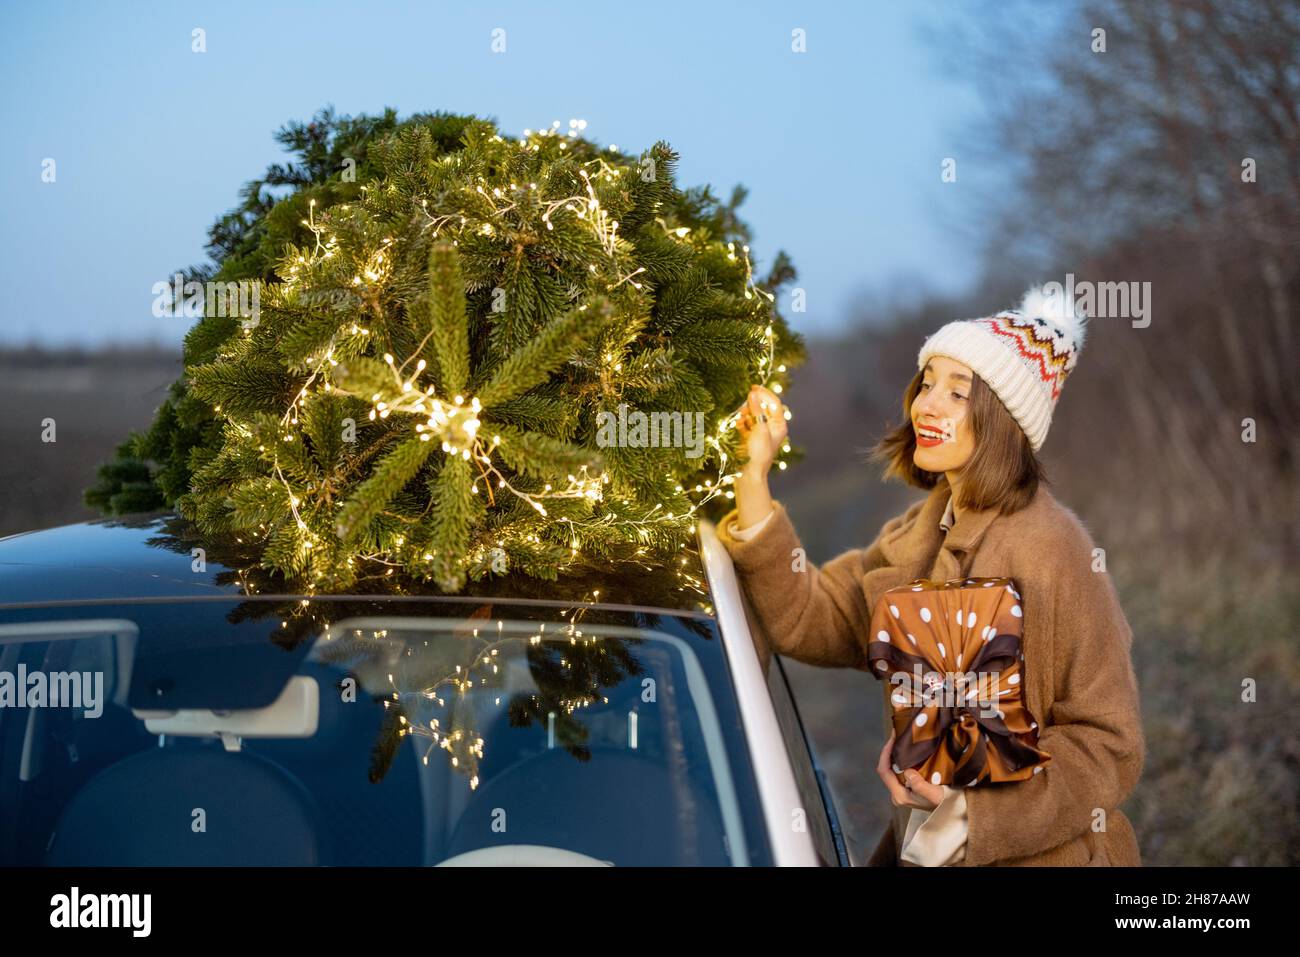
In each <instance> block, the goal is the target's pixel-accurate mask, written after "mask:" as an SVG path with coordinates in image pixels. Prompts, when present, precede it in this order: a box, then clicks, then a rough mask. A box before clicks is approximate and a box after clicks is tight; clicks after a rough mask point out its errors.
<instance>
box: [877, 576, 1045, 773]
mask: <svg viewBox="0 0 1300 957" xmlns="http://www.w3.org/2000/svg"><path fill="white" fill-rule="evenodd" d="M1023 624H1024V612H1023V602H1022V601H1021V597H1020V592H1019V591H1018V590H1017V588H1016V585H1015V582H1014V581H1012V580H1011V579H1010V578H962V579H955V580H953V581H946V582H936V581H930V580H928V579H917V580H916V581H913V582H910V583H909V584H906V585H901V586H899V587H898V588H892V589H890V590H889V591H887V592H885V593H884V595H882V596H881V597H880V600H879V601H878V602H877V603H876V607H875V609H874V610H873V611H872V616H871V634H872V639H871V641H870V643H869V645H868V648H867V657H868V661H869V664H870V668H871V673H872V674H874V675H875V676H876V677H877V678H879V679H880V680H882V681H887V682H889V685H890V687H889V700H890V703H891V705H892V706H893V718H894V748H893V757H892V764H893V769H894V773H896V774H899V775H900V780H901V774H902V772H903V771H905V770H907V769H908V768H915V769H916V770H917V771H918V772H919V773H920V774H921V775H922V776H923V777H924V778H925V779H926V780H927V781H930V782H931V783H932V784H948V785H952V786H953V787H970V786H972V785H975V784H978V783H981V782H999V781H1023V780H1025V779H1027V778H1029V777H1030V776H1032V775H1034V774H1037V773H1038V772H1039V771H1041V770H1042V769H1043V767H1044V766H1045V765H1046V764H1047V763H1048V762H1049V761H1050V760H1051V758H1050V756H1049V755H1047V754H1046V753H1044V752H1043V751H1040V750H1039V749H1038V747H1037V745H1038V723H1037V722H1036V721H1035V720H1034V717H1033V715H1031V714H1030V713H1029V710H1028V709H1027V708H1026V706H1025V704H1024V696H1023V693H1022V691H1023V687H1024V681H1023V678H1024V664H1025V663H1024V653H1023V651H1022V650H1021V645H1020V638H1021V634H1022V627H1023Z"/></svg>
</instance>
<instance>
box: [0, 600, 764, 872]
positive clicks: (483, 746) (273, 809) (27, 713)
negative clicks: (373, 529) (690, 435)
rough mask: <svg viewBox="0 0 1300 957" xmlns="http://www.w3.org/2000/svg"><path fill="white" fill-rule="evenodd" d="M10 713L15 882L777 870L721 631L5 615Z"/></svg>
mask: <svg viewBox="0 0 1300 957" xmlns="http://www.w3.org/2000/svg"><path fill="white" fill-rule="evenodd" d="M0 704H2V705H3V706H2V707H0V864H42V863H46V864H72V865H77V864H94V865H118V864H126V865H131V864H155V863H156V864H214V863H215V864H327V865H369V864H375V865H422V864H423V865H430V864H442V863H448V864H459V863H537V864H548V863H593V864H598V863H604V864H614V865H620V866H621V865H746V864H765V863H770V862H771V857H770V849H769V847H768V844H767V841H766V838H765V836H764V834H763V833H762V830H761V827H759V826H758V825H757V823H756V822H760V821H762V819H763V815H762V814H761V812H760V810H759V807H758V797H757V793H756V787H755V782H754V777H753V771H752V768H751V766H750V763H749V760H748V755H747V752H746V748H745V742H744V735H743V730H742V727H741V722H740V716H739V712H738V710H737V705H736V700H735V696H734V694H733V692H732V687H731V683H730V680H729V677H728V673H727V668H726V662H725V655H724V650H723V648H722V645H721V642H720V640H719V638H718V635H717V632H716V626H715V623H714V622H713V620H712V619H711V618H709V617H708V616H706V615H702V614H692V613H673V614H669V613H662V614H660V613H654V612H649V611H627V610H623V609H610V608H606V607H602V606H599V605H587V606H582V607H577V608H572V607H570V608H563V607H559V606H558V603H557V605H556V606H554V607H547V606H542V605H540V604H535V605H515V606H512V605H508V604H502V603H499V602H482V603H476V602H468V603H466V602H459V603H457V602H447V601H438V600H407V601H396V600H384V599H382V598H375V597H365V598H361V597H354V598H352V599H347V600H345V599H332V598H325V599H320V600H316V599H313V600H311V601H308V600H306V599H298V600H294V601H292V602H290V601H288V600H285V599H273V598H266V599H264V600H248V599H245V600H242V601H235V600H226V599H215V598H214V599H211V600H188V601H174V600H141V601H135V602H123V603H103V604H100V603H95V604H85V603H79V604H75V605H74V606H68V605H66V604H64V605H57V606H44V607H26V608H15V607H13V606H10V607H9V608H8V609H5V608H3V607H0ZM747 822H749V823H747Z"/></svg>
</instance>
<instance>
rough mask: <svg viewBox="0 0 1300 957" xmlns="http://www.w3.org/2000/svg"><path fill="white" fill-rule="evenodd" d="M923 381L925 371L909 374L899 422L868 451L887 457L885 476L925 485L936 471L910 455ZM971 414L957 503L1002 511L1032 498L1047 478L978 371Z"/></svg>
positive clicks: (1020, 431) (931, 485)
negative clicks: (969, 446) (971, 440)
mask: <svg viewBox="0 0 1300 957" xmlns="http://www.w3.org/2000/svg"><path fill="white" fill-rule="evenodd" d="M924 380H925V372H924V370H921V371H918V372H917V373H916V375H914V376H913V377H912V381H911V382H910V383H909V384H908V386H907V390H906V391H905V392H904V393H903V422H902V424H901V425H899V426H897V427H896V428H894V429H892V430H891V431H889V432H887V433H886V434H885V436H884V437H883V438H882V439H881V440H880V441H879V442H878V443H877V444H876V446H875V447H874V448H873V449H872V450H871V457H872V458H873V459H883V460H884V461H885V463H886V465H885V478H890V477H894V478H900V479H902V480H903V481H904V482H906V483H907V484H908V485H914V486H916V487H917V488H925V489H929V488H934V486H935V485H936V484H937V483H938V481H939V473H937V472H927V471H926V470H925V469H922V468H918V467H917V465H916V462H915V459H914V458H913V456H914V454H915V453H916V431H915V430H914V429H913V427H912V403H913V402H914V401H915V400H916V396H917V393H918V392H920V391H921V383H922V382H923V381H924ZM970 417H971V428H972V429H973V430H974V433H975V451H974V452H973V453H972V454H971V457H970V461H968V462H967V463H966V464H965V465H964V466H962V470H961V486H960V488H959V490H958V495H959V497H958V499H957V503H956V504H957V505H958V506H959V507H961V508H963V509H971V510H973V511H983V510H984V509H987V508H996V509H998V510H999V511H1000V512H1001V513H1002V514H1003V515H1010V514H1011V513H1012V512H1015V511H1019V510H1020V509H1022V508H1024V507H1025V506H1026V505H1028V504H1029V503H1030V501H1032V500H1033V497H1034V493H1035V492H1037V491H1038V483H1039V482H1046V481H1047V475H1046V473H1045V472H1044V471H1043V466H1042V464H1041V463H1040V462H1039V461H1038V457H1037V456H1036V455H1035V454H1034V450H1033V447H1032V446H1031V445H1030V444H1029V439H1028V437H1027V436H1026V435H1025V433H1024V430H1023V429H1021V428H1020V424H1019V423H1018V422H1016V420H1015V419H1014V418H1013V417H1012V415H1011V413H1010V412H1008V411H1007V408H1006V406H1004V405H1003V404H1002V400H1001V399H999V398H998V397H997V393H995V392H994V391H993V390H992V389H990V388H989V387H988V386H987V385H986V384H985V383H984V380H983V379H981V378H980V377H979V376H978V375H976V376H972V381H971V391H970Z"/></svg>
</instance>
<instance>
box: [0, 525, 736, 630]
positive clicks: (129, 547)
mask: <svg viewBox="0 0 1300 957" xmlns="http://www.w3.org/2000/svg"><path fill="white" fill-rule="evenodd" d="M196 548H202V549H203V550H204V552H203V559H204V562H203V564H202V570H201V571H196V570H195V567H196V564H197V561H196V559H197V555H196V553H195V552H194V549H196ZM708 588H709V586H708V584H707V576H706V575H705V574H704V571H703V566H702V564H701V557H700V551H699V548H698V544H697V543H696V542H692V543H690V544H689V545H687V546H684V547H683V548H682V549H681V550H680V552H679V553H678V555H677V557H676V558H675V559H674V560H673V561H670V562H664V561H660V562H653V561H652V562H650V563H646V562H645V561H642V560H637V561H627V562H621V563H614V564H610V563H601V564H599V565H595V566H593V567H591V568H590V569H586V570H584V571H582V572H581V573H579V574H565V575H563V576H560V577H559V578H558V579H557V580H555V581H545V580H540V579H536V578H532V577H531V576H527V575H506V576H492V575H489V576H487V577H485V578H484V579H483V580H482V581H479V582H470V583H469V584H467V585H466V587H465V588H464V589H463V590H462V591H460V592H457V593H456V594H455V595H444V594H442V593H441V592H440V591H439V590H438V588H437V587H436V586H435V585H433V584H432V583H427V582H420V581H415V580H403V579H401V578H399V577H393V578H387V579H381V580H375V581H370V582H366V583H363V584H359V585H358V586H356V588H355V589H353V590H351V591H350V592H349V595H365V596H367V597H370V598H376V599H383V598H399V597H400V598H406V599H409V598H412V597H415V596H420V597H421V598H422V599H423V600H432V601H448V602H454V601H463V600H466V599H467V598H473V599H481V598H490V599H493V600H495V601H497V602H499V603H514V602H517V603H520V604H554V605H576V604H591V605H598V606H601V607H611V608H613V607H620V606H621V607H626V608H628V609H629V610H640V611H667V612H672V613H678V614H682V613H685V614H689V615H692V616H703V617H710V618H711V617H713V605H712V600H711V596H710V595H709V591H708ZM313 594H314V595H315V596H316V597H319V598H325V597H327V596H328V595H329V594H330V593H328V592H319V591H318V592H314V593H313ZM250 595H257V596H258V597H259V598H271V597H275V596H283V597H299V596H300V595H301V592H300V591H296V590H293V589H291V588H287V587H286V586H285V584H284V581H283V579H282V578H280V577H279V576H276V575H274V574H273V573H271V572H268V571H266V570H263V569H260V568H258V567H257V560H256V553H255V551H254V549H253V548H252V547H251V546H249V545H245V544H243V543H240V542H238V541H237V540H226V541H214V540H213V538H212V536H205V535H202V534H201V533H200V532H199V531H198V530H197V529H196V528H195V527H194V525H193V524H192V523H190V522H189V521H187V520H185V519H183V518H181V517H180V516H178V515H177V514H175V513H173V512H154V513H149V514H145V515H137V516H126V517H122V518H115V519H99V520H95V521H88V522H79V523H76V524H71V525H62V526H59V527H56V528H49V529H44V530H40V531H32V532H22V533H19V534H17V535H10V536H8V537H6V538H0V609H4V608H6V607H9V608H15V607H32V606H33V605H46V604H49V605H66V604H78V605H84V604H92V603H112V602H121V601H139V600H176V601H186V600H200V599H205V598H206V599H220V598H223V597H225V598H229V599H232V600H234V599H240V598H244V597H248V596H250Z"/></svg>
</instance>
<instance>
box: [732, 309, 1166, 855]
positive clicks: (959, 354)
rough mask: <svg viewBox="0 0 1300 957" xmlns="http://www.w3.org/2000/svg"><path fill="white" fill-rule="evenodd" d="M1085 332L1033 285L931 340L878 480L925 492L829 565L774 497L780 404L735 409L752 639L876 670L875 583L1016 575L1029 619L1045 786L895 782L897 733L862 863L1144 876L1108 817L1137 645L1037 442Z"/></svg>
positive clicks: (740, 531) (738, 528) (1028, 648)
mask: <svg viewBox="0 0 1300 957" xmlns="http://www.w3.org/2000/svg"><path fill="white" fill-rule="evenodd" d="M1083 339H1084V317H1083V316H1081V315H1078V314H1077V313H1076V312H1075V310H1074V308H1073V305H1072V304H1071V305H1070V306H1069V308H1067V306H1066V304H1065V302H1064V298H1063V297H1062V296H1060V295H1057V296H1055V297H1048V296H1045V295H1043V294H1042V293H1040V292H1038V291H1037V290H1030V292H1029V293H1027V294H1026V296H1025V298H1024V300H1023V302H1022V304H1021V306H1020V308H1019V309H1015V310H1007V311H1004V312H1000V313H997V314H996V315H993V316H989V317H985V318H981V319H971V320H962V321H958V322H951V323H949V324H947V325H945V326H944V327H943V328H941V329H940V330H939V331H938V332H937V333H935V334H934V335H932V336H931V337H930V338H928V339H927V340H926V341H925V344H924V345H923V346H922V348H921V351H920V354H919V356H918V360H917V366H918V370H919V371H918V372H917V374H916V375H915V376H914V377H913V379H912V381H911V383H910V384H909V385H908V387H907V391H906V394H905V397H904V401H903V411H904V422H903V424H902V425H900V426H899V427H898V428H897V429H896V430H895V431H893V432H892V433H890V434H888V435H886V436H885V438H884V439H883V440H882V441H881V442H880V444H879V445H878V446H877V447H876V453H877V455H878V456H880V457H882V458H884V459H886V461H887V468H886V476H887V477H888V476H895V477H899V478H902V479H903V480H905V481H907V482H908V483H910V484H912V485H915V486H918V487H920V488H926V489H929V490H930V492H929V495H928V496H927V497H926V498H925V499H924V500H922V501H920V502H917V503H916V504H914V505H913V506H912V507H910V508H909V509H907V510H906V512H904V513H903V514H902V515H899V516H897V517H895V518H893V519H891V520H890V521H888V522H886V523H885V525H884V527H883V528H882V529H881V531H880V534H879V535H878V536H877V538H876V540H875V541H874V542H873V543H872V544H871V545H869V546H867V547H866V548H861V549H853V550H850V551H848V552H845V553H844V554H842V555H840V556H839V557H837V558H835V559H833V560H832V561H830V562H828V563H827V564H825V565H824V566H823V567H821V568H816V567H814V566H813V565H811V564H810V563H806V562H804V561H802V555H803V552H802V551H801V550H800V549H801V546H800V544H799V538H798V536H797V535H796V533H795V530H794V527H793V526H792V525H791V523H790V519H789V516H788V515H787V514H786V511H785V509H784V507H783V506H782V504H781V503H780V502H779V501H774V500H773V499H772V496H771V494H770V492H769V490H768V487H767V473H768V470H769V468H770V467H771V465H772V461H773V459H774V457H775V455H776V452H777V450H778V449H779V448H780V447H781V446H782V444H783V443H784V441H785V437H786V418H785V415H786V413H785V410H784V409H783V408H782V405H781V402H780V400H779V399H778V398H777V397H776V396H775V395H773V394H772V393H771V392H769V391H768V390H766V389H763V388H761V387H759V386H754V387H753V388H752V389H751V391H750V396H749V398H748V399H747V401H746V404H745V406H744V407H743V410H742V414H741V421H740V430H741V434H742V435H743V436H744V438H745V442H746V448H747V451H748V460H747V461H746V463H745V465H744V468H743V470H742V473H741V475H740V476H739V478H738V479H737V481H736V486H735V492H736V508H735V509H734V510H732V511H731V512H730V513H728V514H727V516H726V517H725V518H724V519H723V520H722V522H721V523H720V525H719V537H720V538H721V540H722V542H723V544H724V545H725V546H726V548H727V550H728V551H729V552H730V554H731V556H732V558H733V560H734V562H735V565H736V569H737V573H738V575H739V577H740V580H741V583H742V586H743V587H744V589H745V592H746V595H747V597H748V598H749V600H750V605H751V607H752V608H753V610H754V612H755V615H756V616H757V619H758V624H759V626H760V629H761V630H762V631H763V632H764V633H765V635H766V636H767V639H768V641H769V642H770V644H771V646H772V647H773V648H774V649H775V650H776V651H777V652H779V653H781V654H784V655H787V656H789V657H791V658H795V659H797V660H800V661H804V662H807V663H809V664H814V665H821V666H824V667H848V668H858V669H861V670H863V671H866V670H868V666H867V661H866V655H867V644H868V642H869V641H870V638H869V631H868V624H869V622H870V618H871V612H872V609H873V608H874V606H875V604H876V601H877V599H878V598H879V597H880V595H881V594H882V593H883V592H885V591H886V590H887V589H890V588H894V587H897V586H899V585H903V584H905V583H907V582H910V581H913V580H915V579H918V578H929V579H935V580H939V581H947V580H950V579H956V578H966V577H1000V576H1009V577H1011V578H1013V579H1015V581H1016V583H1017V587H1018V588H1019V590H1020V594H1021V595H1022V596H1023V607H1024V609H1025V618H1024V633H1023V636H1022V651H1023V654H1024V669H1025V687H1024V701H1025V704H1026V706H1027V707H1028V709H1029V711H1030V713H1031V714H1032V715H1033V716H1034V717H1035V718H1036V719H1037V721H1038V722H1039V725H1040V728H1039V739H1038V747H1039V748H1040V749H1041V750H1042V751H1045V752H1046V753H1047V754H1048V755H1050V756H1051V760H1050V761H1049V762H1048V763H1047V765H1046V766H1045V767H1044V768H1043V772H1042V773H1041V774H1035V775H1033V776H1032V777H1031V778H1029V779H1027V780H1024V781H1018V782H1009V783H998V784H987V783H986V784H983V785H980V786H977V787H971V788H960V789H958V788H952V787H949V786H946V785H942V786H941V785H934V784H931V783H930V782H929V781H926V780H923V779H922V778H921V777H920V775H918V774H917V773H916V772H915V771H910V772H909V773H905V777H906V779H907V783H906V785H904V784H900V783H899V782H898V780H897V777H896V775H895V774H894V772H893V770H892V769H891V767H890V760H889V755H890V749H891V747H892V745H893V739H892V720H891V711H892V708H891V706H890V704H889V701H888V694H887V692H888V688H889V686H888V685H887V684H886V683H884V682H882V689H884V691H885V694H884V695H883V697H884V715H885V728H886V731H887V732H888V733H890V734H891V738H890V740H889V741H888V742H887V743H886V744H885V747H884V749H883V750H882V751H881V752H880V758H879V761H878V763H877V766H876V772H877V773H878V774H879V776H880V779H881V781H882V782H883V784H884V786H885V787H886V788H887V789H888V791H889V794H890V798H891V800H892V802H893V818H892V821H891V823H890V826H889V827H888V828H887V829H886V831H885V834H884V835H883V836H882V837H881V839H880V843H879V844H878V846H877V848H876V850H875V852H874V853H873V854H872V856H871V860H870V862H869V863H871V864H887V865H888V864H892V865H931V866H936V865H953V864H958V865H964V866H980V865H989V864H998V865H1081V864H1087V865H1129V866H1136V865H1138V864H1140V863H1141V861H1140V858H1139V854H1138V847H1137V840H1136V837H1135V835H1134V833H1133V828H1132V826H1131V825H1130V823H1129V821H1128V819H1127V818H1126V817H1125V816H1124V814H1123V813H1122V812H1121V811H1120V810H1119V805H1120V803H1121V802H1123V801H1124V799H1125V798H1126V797H1127V796H1128V794H1129V792H1130V791H1131V790H1132V789H1133V786H1134V785H1135V784H1136V782H1137V779H1138V775H1139V773H1140V772H1141V769H1142V761H1143V756H1144V750H1145V748H1144V742H1143V737H1142V726H1141V720H1140V715H1139V709H1138V690H1137V681H1136V678H1135V676H1134V672H1133V666H1132V662H1131V659H1130V645H1131V642H1132V637H1133V636H1132V632H1131V631H1130V629H1129V626H1128V622H1127V621H1126V620H1125V618H1124V613H1123V611H1122V610H1121V608H1120V605H1119V600H1118V598H1117V596H1116V593H1115V589H1114V587H1113V585H1112V584H1111V581H1110V578H1109V576H1108V575H1107V574H1106V572H1105V570H1104V568H1105V564H1104V561H1102V560H1099V559H1100V551H1101V550H1100V549H1096V548H1095V546H1094V544H1093V541H1092V538H1091V536H1090V535H1089V533H1088V531H1087V530H1086V529H1085V528H1084V526H1083V525H1082V523H1081V522H1080V520H1079V518H1078V517H1077V516H1076V515H1075V514H1074V513H1073V512H1072V511H1071V510H1070V509H1068V508H1066V507H1064V506H1063V505H1061V504H1060V503H1059V502H1058V501H1057V500H1056V499H1055V498H1054V497H1053V496H1052V494H1051V493H1050V492H1049V491H1048V489H1047V487H1046V480H1045V478H1044V476H1043V473H1042V469H1041V467H1040V465H1039V462H1038V459H1037V458H1036V455H1035V453H1037V452H1038V450H1039V449H1040V448H1041V447H1042V444H1043V441H1044V439H1045V438H1046V436H1047V430H1048V426H1049V425H1050V423H1051V417H1052V412H1053V410H1054V409H1055V406H1056V401H1057V398H1058V397H1059V395H1060V392H1061V387H1062V386H1063V385H1064V383H1065V379H1066V377H1067V376H1068V375H1069V373H1070V372H1071V371H1072V370H1073V369H1074V367H1075V365H1076V363H1077V361H1078V357H1079V351H1080V349H1081V347H1082V345H1083Z"/></svg>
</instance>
